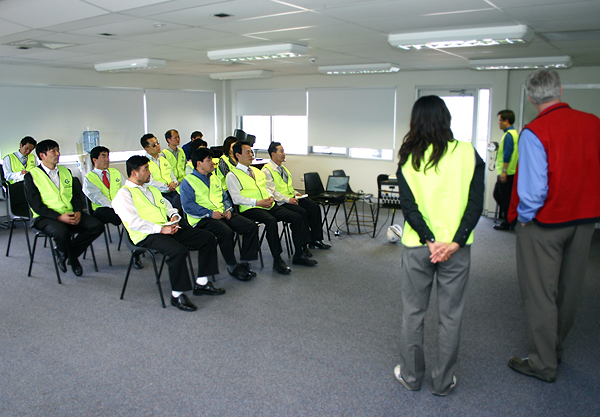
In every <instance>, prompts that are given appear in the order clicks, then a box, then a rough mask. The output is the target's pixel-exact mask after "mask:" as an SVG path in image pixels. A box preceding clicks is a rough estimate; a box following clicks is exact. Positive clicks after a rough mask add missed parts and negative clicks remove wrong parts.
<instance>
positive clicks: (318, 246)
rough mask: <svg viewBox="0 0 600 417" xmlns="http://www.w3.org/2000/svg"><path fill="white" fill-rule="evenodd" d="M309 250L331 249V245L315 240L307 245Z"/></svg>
mask: <svg viewBox="0 0 600 417" xmlns="http://www.w3.org/2000/svg"><path fill="white" fill-rule="evenodd" d="M308 247H309V248H311V249H331V245H328V244H327V243H324V242H323V241H322V240H315V241H314V242H310V244H309V245H308Z"/></svg>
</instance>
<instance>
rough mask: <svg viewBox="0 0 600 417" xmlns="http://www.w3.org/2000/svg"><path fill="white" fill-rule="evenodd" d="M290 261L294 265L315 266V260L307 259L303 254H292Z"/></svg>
mask: <svg viewBox="0 0 600 417" xmlns="http://www.w3.org/2000/svg"><path fill="white" fill-rule="evenodd" d="M292 263H293V264H294V265H304V266H315V265H316V264H317V261H315V260H314V259H308V258H307V257H306V256H305V255H300V256H294V258H293V259H292Z"/></svg>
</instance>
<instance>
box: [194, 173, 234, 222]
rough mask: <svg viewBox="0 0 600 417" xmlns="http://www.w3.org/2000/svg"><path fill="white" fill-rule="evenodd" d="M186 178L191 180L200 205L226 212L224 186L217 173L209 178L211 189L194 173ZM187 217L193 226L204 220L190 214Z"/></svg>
mask: <svg viewBox="0 0 600 417" xmlns="http://www.w3.org/2000/svg"><path fill="white" fill-rule="evenodd" d="M185 180H186V181H187V182H189V183H190V185H191V186H192V188H193V189H194V192H195V193H196V203H197V204H198V205H199V206H202V207H204V208H207V209H209V210H212V211H218V212H219V213H224V212H225V205H224V204H223V187H221V181H220V180H219V179H218V178H217V176H216V175H211V176H210V178H209V181H210V189H209V188H208V187H207V186H206V184H204V181H202V180H201V179H200V178H198V177H197V176H195V175H194V174H190V175H188V176H187V177H185ZM187 219H188V223H189V224H190V225H191V226H195V225H196V224H197V223H198V222H199V221H200V220H202V219H199V218H197V217H192V216H190V215H188V216H187Z"/></svg>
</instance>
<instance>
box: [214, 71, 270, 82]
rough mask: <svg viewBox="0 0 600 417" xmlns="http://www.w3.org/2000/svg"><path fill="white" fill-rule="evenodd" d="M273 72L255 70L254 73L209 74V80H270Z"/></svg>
mask: <svg viewBox="0 0 600 417" xmlns="http://www.w3.org/2000/svg"><path fill="white" fill-rule="evenodd" d="M272 76H273V71H268V70H255V71H232V72H219V73H216V74H210V78H212V79H213V80H241V79H244V78H271V77H272Z"/></svg>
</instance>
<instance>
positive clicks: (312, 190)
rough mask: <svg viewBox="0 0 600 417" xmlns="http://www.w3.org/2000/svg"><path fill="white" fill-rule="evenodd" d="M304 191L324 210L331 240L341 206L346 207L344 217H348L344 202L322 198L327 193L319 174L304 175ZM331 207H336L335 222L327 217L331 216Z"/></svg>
mask: <svg viewBox="0 0 600 417" xmlns="http://www.w3.org/2000/svg"><path fill="white" fill-rule="evenodd" d="M304 191H305V192H306V194H308V197H309V198H310V199H311V200H313V201H314V202H315V203H318V204H319V205H321V207H322V208H323V214H324V215H323V224H324V225H325V228H326V230H327V239H329V240H331V235H330V230H331V226H333V221H334V220H335V216H337V213H338V210H339V209H340V206H343V207H344V217H346V214H345V212H346V205H345V204H344V200H338V199H328V198H324V197H322V196H321V195H322V194H323V193H325V188H323V182H322V181H321V176H320V175H319V173H318V172H305V173H304ZM331 207H335V212H334V213H333V220H332V221H331V222H329V219H328V217H327V215H328V214H329V210H330V209H331Z"/></svg>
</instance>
